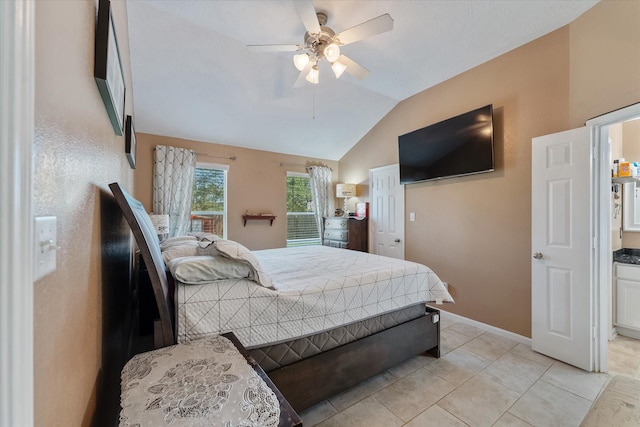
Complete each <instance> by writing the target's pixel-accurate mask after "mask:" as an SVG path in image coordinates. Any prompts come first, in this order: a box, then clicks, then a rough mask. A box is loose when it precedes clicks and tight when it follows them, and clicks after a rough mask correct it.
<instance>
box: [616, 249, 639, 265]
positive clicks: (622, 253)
mask: <svg viewBox="0 0 640 427" xmlns="http://www.w3.org/2000/svg"><path fill="white" fill-rule="evenodd" d="M613 261H614V262H620V263H623V264H640V249H631V248H622V249H618V250H617V251H613Z"/></svg>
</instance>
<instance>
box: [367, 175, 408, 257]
mask: <svg viewBox="0 0 640 427" xmlns="http://www.w3.org/2000/svg"><path fill="white" fill-rule="evenodd" d="M387 169H397V170H398V173H399V171H400V164H399V163H393V164H390V165H386V166H379V167H376V168H371V169H369V200H370V203H371V209H370V211H369V212H370V213H369V217H371V213H372V212H373V210H374V209H375V208H374V206H373V174H374V173H375V172H380V171H384V170H387ZM398 185H399V186H400V188H401V189H402V190H401V192H400V195H401V198H402V200H401V206H402V212H401V213H402V216H401V219H402V259H405V257H406V255H407V253H406V246H405V245H406V242H405V231H406V227H405V225H406V224H405V217H404V211H405V185H404V184H400V181H398ZM371 229H372V227H371V224H369V252H371V251H372V250H373V247H374V242H373V233H372V231H371Z"/></svg>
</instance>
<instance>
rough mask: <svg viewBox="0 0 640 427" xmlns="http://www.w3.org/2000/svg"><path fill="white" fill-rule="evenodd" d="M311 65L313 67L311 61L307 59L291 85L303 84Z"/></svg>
mask: <svg viewBox="0 0 640 427" xmlns="http://www.w3.org/2000/svg"><path fill="white" fill-rule="evenodd" d="M311 67H313V62H311V61H309V63H308V64H307V65H306V66H305V67H304V69H303V70H302V71H300V74H298V78H297V79H296V82H295V83H294V84H293V87H301V86H302V85H304V82H305V79H306V78H307V74H309V71H311Z"/></svg>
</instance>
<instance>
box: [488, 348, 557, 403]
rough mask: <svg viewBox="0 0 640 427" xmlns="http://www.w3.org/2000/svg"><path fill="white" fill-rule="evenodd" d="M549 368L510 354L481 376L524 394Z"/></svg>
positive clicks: (501, 358) (505, 355) (497, 361)
mask: <svg viewBox="0 0 640 427" xmlns="http://www.w3.org/2000/svg"><path fill="white" fill-rule="evenodd" d="M546 370H547V368H546V367H545V366H542V365H540V364H538V363H536V362H534V361H533V360H529V359H527V358H525V357H522V356H520V355H518V354H514V353H512V352H508V353H506V354H504V355H503V356H501V357H500V358H499V359H498V360H496V361H495V362H493V363H492V364H491V365H489V366H487V368H486V369H485V370H483V371H482V374H481V375H484V376H485V377H487V378H489V379H491V380H493V381H495V382H497V383H499V384H502V385H503V386H506V387H509V388H510V389H511V390H513V391H517V392H518V393H520V394H522V393H524V392H525V391H527V390H528V389H529V387H531V386H532V385H533V383H535V382H536V381H538V379H539V378H540V377H541V376H542V374H544V373H545V371H546Z"/></svg>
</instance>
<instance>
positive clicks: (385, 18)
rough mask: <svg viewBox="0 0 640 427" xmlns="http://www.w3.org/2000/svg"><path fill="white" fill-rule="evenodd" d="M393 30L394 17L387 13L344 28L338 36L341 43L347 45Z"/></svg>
mask: <svg viewBox="0 0 640 427" xmlns="http://www.w3.org/2000/svg"><path fill="white" fill-rule="evenodd" d="M391 30H393V18H391V15H389V14H388V13H385V14H384V15H380V16H378V17H377V18H373V19H371V20H369V21H367V22H363V23H362V24H359V25H356V26H355V27H351V28H349V29H348V30H344V31H343V32H341V33H340V34H338V35H337V37H338V39H339V40H340V43H341V44H343V45H345V44H349V43H353V42H357V41H359V40H362V39H364V38H367V37H371V36H375V35H376V34H380V33H385V32H387V31H391Z"/></svg>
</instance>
